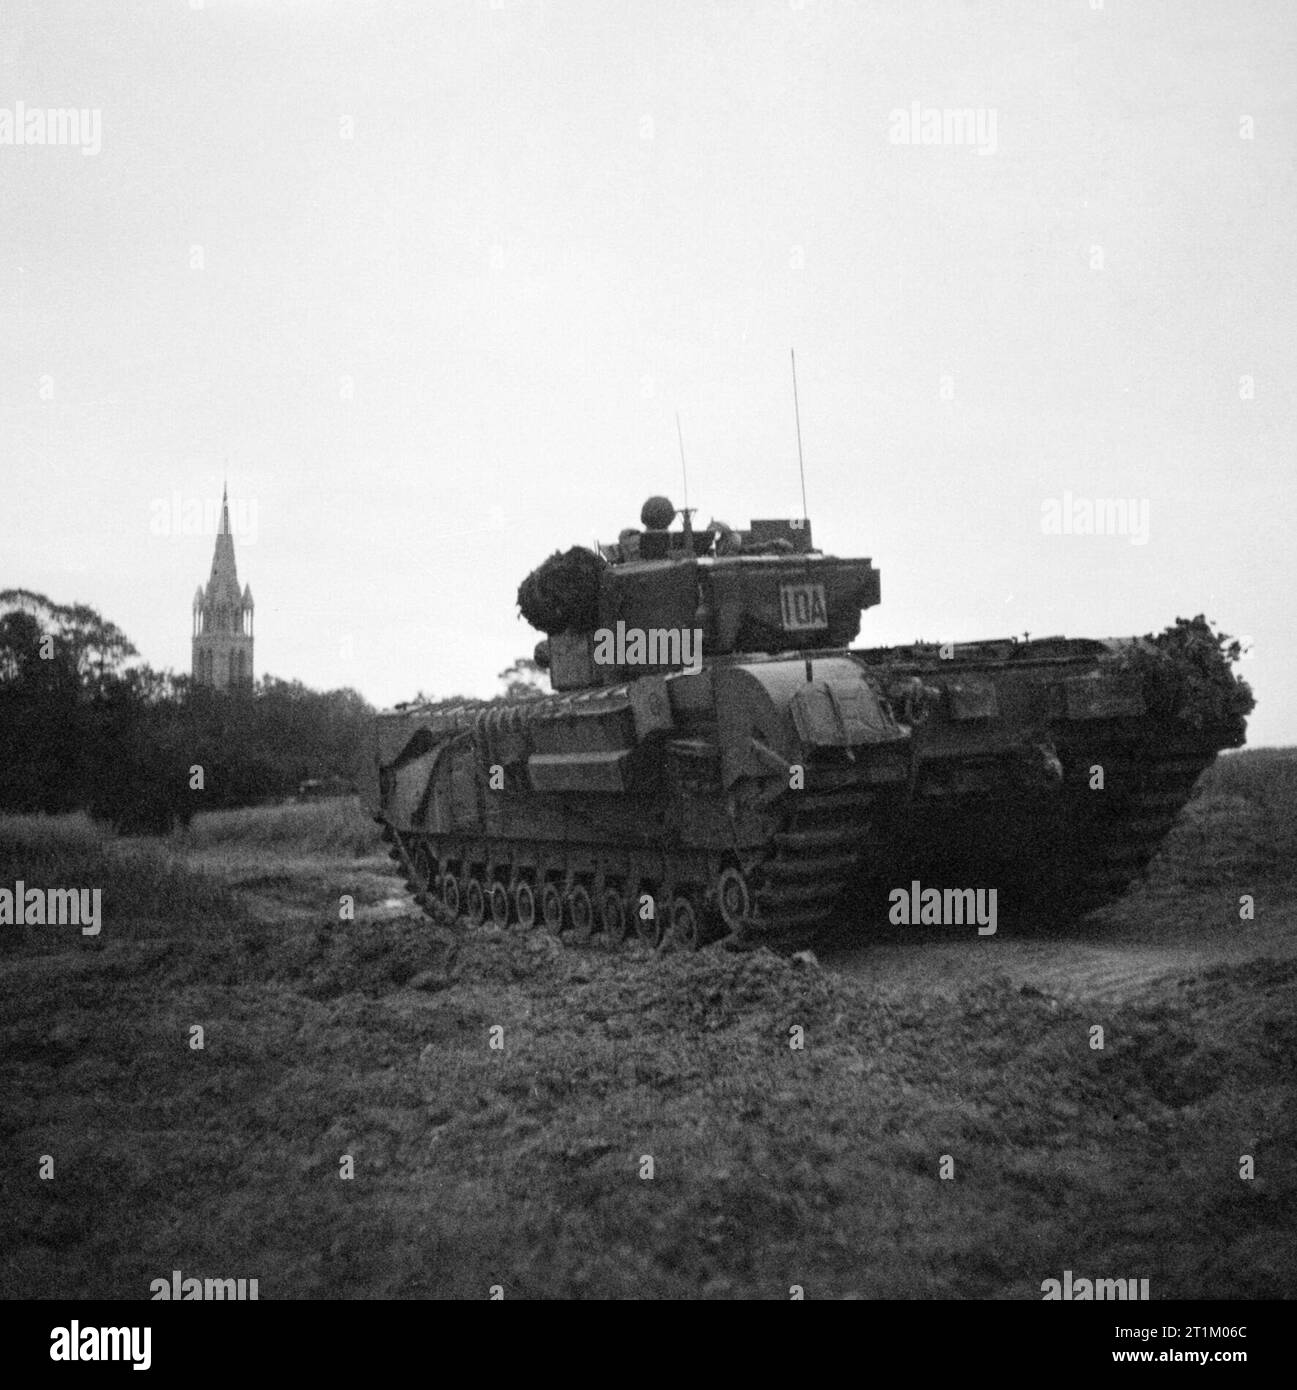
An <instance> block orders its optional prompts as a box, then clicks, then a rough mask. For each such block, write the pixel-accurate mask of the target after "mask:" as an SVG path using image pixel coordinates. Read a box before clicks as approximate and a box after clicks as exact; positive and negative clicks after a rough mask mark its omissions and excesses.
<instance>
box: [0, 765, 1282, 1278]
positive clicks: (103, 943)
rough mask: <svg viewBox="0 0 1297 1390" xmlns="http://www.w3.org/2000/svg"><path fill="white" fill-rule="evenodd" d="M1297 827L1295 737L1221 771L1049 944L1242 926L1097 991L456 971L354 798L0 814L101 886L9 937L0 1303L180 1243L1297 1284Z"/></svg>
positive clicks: (715, 958) (718, 960)
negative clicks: (1120, 884)
mask: <svg viewBox="0 0 1297 1390" xmlns="http://www.w3.org/2000/svg"><path fill="white" fill-rule="evenodd" d="M1294 827H1297V757H1295V756H1293V755H1292V754H1288V753H1279V752H1273V753H1272V752H1267V751H1264V750H1263V751H1259V752H1251V753H1244V754H1239V755H1235V756H1232V757H1229V758H1226V759H1223V760H1222V761H1220V762H1219V763H1218V764H1217V765H1216V767H1215V768H1213V769H1212V771H1211V772H1210V773H1209V774H1208V776H1207V777H1206V778H1205V779H1204V782H1203V784H1202V787H1201V790H1200V795H1199V797H1198V799H1197V800H1195V802H1194V803H1192V804H1191V806H1190V808H1188V811H1187V812H1186V815H1185V817H1184V819H1183V821H1182V823H1181V825H1180V826H1179V827H1177V830H1176V831H1175V832H1174V834H1173V837H1172V839H1171V841H1170V842H1169V843H1168V846H1167V849H1166V852H1165V853H1164V854H1163V856H1162V857H1161V858H1160V859H1159V861H1158V862H1157V864H1156V865H1155V866H1154V869H1153V871H1152V873H1151V875H1150V879H1149V882H1148V884H1147V885H1145V886H1144V887H1142V888H1141V889H1139V890H1137V891H1136V892H1134V893H1133V894H1132V895H1131V896H1130V898H1129V899H1128V900H1127V901H1126V902H1124V903H1123V904H1121V905H1119V906H1118V907H1116V908H1113V909H1108V910H1107V912H1106V913H1105V914H1104V915H1103V920H1102V921H1100V922H1099V923H1098V924H1097V925H1096V924H1094V923H1091V924H1084V925H1083V926H1082V927H1080V928H1076V929H1072V928H1068V929H1066V930H1065V931H1063V932H1062V933H1061V934H1060V937H1059V940H1058V952H1059V953H1060V954H1065V953H1066V952H1067V951H1073V952H1075V953H1078V954H1079V953H1082V952H1084V953H1088V954H1087V955H1086V959H1090V956H1091V955H1093V954H1094V953H1096V952H1097V953H1099V955H1100V956H1103V954H1104V952H1105V951H1106V950H1107V947H1106V946H1105V942H1111V943H1112V948H1113V950H1114V952H1116V951H1117V950H1118V948H1119V947H1124V946H1125V945H1130V946H1131V948H1132V950H1135V951H1136V953H1137V954H1138V952H1140V951H1142V952H1145V954H1147V951H1148V949H1150V948H1149V946H1148V943H1150V942H1158V943H1163V944H1165V943H1167V942H1170V943H1171V945H1172V947H1173V948H1174V949H1178V943H1179V942H1181V941H1183V942H1184V944H1185V947H1186V950H1188V948H1194V949H1195V950H1196V949H1199V948H1201V949H1202V950H1206V949H1207V948H1209V947H1211V948H1213V949H1214V948H1215V946H1216V945H1217V944H1218V938H1220V937H1222V936H1224V935H1230V936H1231V938H1232V939H1240V940H1242V942H1243V944H1242V945H1241V946H1240V949H1239V951H1238V952H1237V953H1235V954H1225V955H1219V956H1212V957H1211V962H1213V963H1208V964H1206V965H1202V964H1187V965H1185V967H1184V968H1183V969H1180V970H1178V971H1173V972H1172V973H1171V974H1169V975H1168V974H1166V973H1163V974H1160V975H1158V976H1157V977H1156V978H1152V977H1150V978H1148V979H1147V980H1144V979H1143V977H1140V976H1131V977H1130V979H1129V981H1128V983H1127V985H1126V987H1125V988H1124V989H1123V991H1121V992H1120V993H1118V994H1114V993H1112V992H1111V991H1109V992H1108V993H1106V994H1104V993H1101V992H1100V991H1099V990H1098V988H1097V986H1093V981H1094V980H1095V979H1096V978H1097V976H1095V975H1094V974H1093V973H1091V974H1090V975H1085V974H1078V975H1077V976H1076V980H1077V982H1078V983H1077V985H1076V987H1075V988H1070V989H1069V988H1064V987H1061V986H1059V987H1055V986H1053V985H1050V986H1049V987H1037V985H1033V984H1032V983H1030V982H1029V978H1030V977H1026V976H1024V975H1023V974H1022V968H1020V967H1019V966H1015V969H1014V970H1013V971H1010V970H1008V969H1007V968H1006V970H1005V972H1004V973H1003V974H997V973H996V972H995V969H994V967H993V966H992V967H991V968H990V969H983V970H981V971H980V972H979V973H978V974H977V975H976V976H975V977H974V976H972V975H968V976H966V975H965V974H963V973H962V972H961V970H960V968H959V966H958V962H956V963H955V965H954V966H953V967H952V968H950V969H949V970H946V973H945V974H944V975H943V976H942V978H941V983H940V988H934V987H932V986H931V984H930V983H929V982H926V981H925V982H923V983H914V982H913V981H912V980H911V978H910V977H908V976H902V975H899V974H898V975H897V977H896V978H894V979H889V978H887V966H886V960H887V957H886V956H884V955H879V956H877V957H870V955H869V950H868V948H867V947H866V948H864V952H863V955H864V958H865V961H866V966H867V968H869V969H871V970H873V971H874V976H875V977H874V978H873V979H869V980H866V979H862V978H859V977H857V976H855V975H853V974H852V973H851V972H849V971H840V970H836V969H828V968H825V967H823V966H821V965H819V964H817V963H815V962H814V961H805V962H799V961H787V960H783V959H779V958H776V957H774V956H772V955H770V954H769V953H767V952H759V953H756V954H754V955H747V956H734V955H729V954H725V953H720V952H708V953H704V954H703V955H701V956H695V957H690V958H683V957H675V956H666V957H663V958H661V959H656V960H655V959H653V958H651V957H650V956H649V955H647V954H646V953H645V952H644V950H643V948H640V947H634V948H631V949H630V950H628V951H627V952H626V953H624V954H610V953H605V952H599V951H594V952H590V953H587V954H581V953H578V952H576V951H574V950H571V949H564V948H562V947H560V946H559V945H558V944H557V943H555V942H553V941H551V940H550V939H549V938H547V937H545V936H544V935H542V934H539V933H538V934H533V935H529V936H521V935H516V934H512V933H509V934H504V933H499V932H496V931H494V930H492V929H482V930H479V931H477V932H475V933H473V934H472V935H471V936H470V938H469V940H468V942H467V945H466V946H465V949H464V950H463V951H462V953H461V955H460V957H459V960H458V962H457V964H456V966H455V969H454V972H453V974H451V975H447V974H446V973H445V971H444V970H443V966H444V964H445V961H444V958H443V948H442V946H441V945H440V942H439V940H438V938H437V936H436V934H435V933H433V932H431V931H430V930H429V928H428V926H427V925H426V924H425V922H424V921H423V920H422V919H421V918H420V917H418V916H417V915H416V914H414V913H412V912H410V911H408V910H407V909H405V908H404V907H402V906H399V905H397V904H396V903H394V902H393V897H394V895H396V894H398V893H399V892H400V885H399V882H398V881H397V880H396V879H395V878H394V877H393V876H392V875H391V874H390V873H389V871H388V870H389V865H388V861H387V860H386V858H385V857H383V856H382V855H381V854H380V853H379V850H380V848H381V847H380V846H379V845H378V842H377V839H376V837H375V836H374V835H373V829H372V825H371V823H370V822H369V821H368V820H367V819H366V818H365V817H364V816H363V815H362V813H361V812H360V811H359V810H358V808H356V807H355V806H354V804H353V803H350V802H345V801H341V802H322V803H315V804H309V805H303V806H286V807H277V808H264V809H258V810H253V811H244V812H232V813H223V814H219V815H216V814H214V815H211V816H208V817H203V818H200V819H199V820H198V821H197V822H195V824H194V826H193V827H192V829H191V830H190V831H189V832H187V833H185V834H181V835H178V836H176V837H174V838H172V839H170V840H167V841H154V842H144V843H140V842H129V841H120V842H119V841H115V840H113V839H112V837H109V836H105V835H103V834H102V833H101V832H99V831H97V830H95V829H94V828H93V827H91V826H90V825H89V824H88V823H86V822H84V821H81V820H79V819H75V818H70V819H66V820H58V821H41V820H34V819H24V820H18V819H10V820H7V821H0V886H5V885H11V884H12V883H13V881H14V880H15V879H17V878H20V877H21V878H24V879H25V880H26V881H27V882H28V883H42V882H43V883H50V884H60V885H74V884H81V885H86V886H89V885H92V884H93V885H96V886H102V887H103V889H104V903H105V908H104V930H103V932H102V934H101V935H100V936H99V937H98V938H94V939H85V938H81V937H80V936H79V934H78V933H77V932H76V930H75V928H29V929H26V930H23V929H15V928H0V933H7V935H6V936H3V937H0V940H3V942H4V944H5V946H6V948H7V949H5V951H4V954H3V956H2V957H0V1009H2V1010H3V1020H4V1022H3V1047H4V1064H3V1072H2V1080H0V1126H2V1127H3V1132H4V1145H3V1162H2V1163H0V1204H2V1206H3V1210H4V1212H5V1218H4V1225H5V1241H4V1247H3V1254H2V1255H0V1295H3V1296H6V1297H33V1296H35V1297H39V1296H54V1295H60V1296H66V1295H69V1294H74V1293H75V1294H78V1295H85V1296H103V1297H110V1298H140V1297H146V1296H147V1292H148V1285H149V1282H150V1281H151V1280H152V1279H154V1278H157V1277H160V1276H163V1275H168V1274H169V1273H170V1271H171V1270H172V1269H176V1268H179V1269H181V1270H183V1271H184V1272H185V1273H186V1274H190V1273H193V1274H197V1275H200V1276H207V1277H231V1278H257V1279H259V1281H260V1292H261V1297H263V1298H294V1297H297V1298H301V1297H346V1298H350V1297H385V1296H394V1297H471V1298H485V1297H487V1296H488V1293H489V1290H490V1288H491V1286H492V1285H501V1286H503V1287H504V1289H505V1292H506V1296H507V1297H524V1296H540V1297H573V1296H579V1297H635V1296H646V1297H664V1296H681V1297H699V1296H703V1297H716V1298H727V1297H745V1298H746V1297H769V1298H787V1297H788V1296H789V1289H790V1286H792V1285H800V1286H802V1287H803V1288H804V1289H805V1292H806V1296H807V1297H838V1298H841V1297H865V1298H876V1297H877V1298H898V1297H900V1298H908V1297H987V1298H1023V1299H1035V1298H1039V1297H1040V1284H1041V1281H1042V1280H1044V1279H1047V1278H1053V1277H1060V1276H1061V1273H1062V1271H1063V1270H1064V1269H1072V1270H1073V1271H1076V1272H1078V1273H1084V1274H1092V1275H1097V1276H1101V1277H1143V1278H1148V1279H1149V1280H1150V1285H1151V1292H1152V1296H1153V1297H1154V1298H1169V1297H1196V1296H1208V1297H1215V1296H1225V1297H1240V1298H1244V1297H1246V1298H1251V1297H1263V1298H1264V1297H1276V1296H1282V1295H1284V1294H1292V1293H1294V1292H1297V1253H1295V1246H1294V1242H1293V1239H1292V1235H1293V1230H1294V1227H1295V1226H1297V1109H1295V1107H1294V1095H1295V1094H1297V1086H1295V1083H1297V1009H1294V1002H1295V1001H1297V961H1295V960H1294V959H1293V957H1292V955H1291V954H1290V953H1289V952H1288V950H1287V948H1286V946H1285V944H1284V943H1285V941H1286V931H1287V928H1286V926H1284V925H1283V924H1284V923H1286V922H1288V921H1290V920H1291V908H1292V898H1293V887H1294V884H1293V870H1294V861H1295V859H1297V856H1294V854H1293V849H1294V835H1295V834H1297V830H1295V828H1294ZM1242 893H1252V894H1254V895H1255V896H1256V900H1257V905H1258V915H1259V917H1260V918H1261V919H1263V920H1261V921H1258V923H1257V924H1256V925H1257V929H1258V935H1257V936H1256V937H1254V938H1251V940H1252V941H1253V942H1254V943H1255V944H1253V945H1248V939H1246V938H1245V937H1244V934H1245V933H1246V932H1247V931H1248V930H1249V927H1247V926H1246V925H1244V924H1241V923H1239V922H1238V921H1237V914H1236V912H1235V911H1234V905H1235V904H1236V903H1237V899H1238V895H1239V894H1242ZM343 894H350V895H351V896H352V897H353V898H354V900H355V903H356V920H355V921H354V922H351V921H341V920H339V898H340V897H341V895H343ZM1285 913H1287V914H1289V915H1288V917H1284V916H1283V914H1285ZM1276 924H1278V925H1276ZM1263 926H1264V928H1265V932H1266V933H1268V934H1264V935H1263V934H1262V933H1261V928H1262V927H1263ZM60 933H61V934H60ZM1036 936H1037V939H1036V941H1035V943H1033V945H1032V947H1031V949H1032V950H1033V951H1037V952H1040V953H1041V954H1042V955H1044V956H1049V955H1050V953H1051V952H1053V950H1054V947H1053V944H1052V942H1051V941H1050V940H1049V939H1048V938H1047V939H1046V940H1045V942H1044V943H1043V945H1042V944H1041V943H1040V941H1039V933H1037V934H1036ZM1001 945H1003V947H1004V949H1005V950H1006V953H1007V952H1011V951H1012V950H1013V949H1014V942H1013V941H1012V940H1011V939H1006V940H1005V941H1004V942H1003V943H1001V942H999V940H998V939H997V942H996V946H995V947H994V949H1000V948H1001ZM1189 954H1190V955H1191V954H1192V952H1189ZM982 958H983V959H987V958H986V957H985V956H983V957H982ZM1141 958H1142V957H1141ZM934 959H937V957H934ZM990 959H992V960H994V959H995V958H990ZM1004 959H1005V960H1006V962H1007V961H1008V960H1009V959H1010V955H1009V954H1006V955H1005V957H1004ZM1015 959H1017V958H1015ZM1026 959H1027V960H1028V964H1030V962H1031V961H1032V960H1034V956H1031V957H1026ZM880 961H881V962H883V963H882V964H881V965H880V964H879V962H880ZM942 968H943V969H944V968H945V967H942ZM1023 968H1025V967H1023ZM1092 986H1093V987H1092ZM1096 1024H1097V1025H1100V1026H1102V1027H1103V1029H1104V1033H1105V1045H1104V1048H1103V1050H1101V1051H1097V1050H1094V1049H1093V1048H1092V1047H1091V1045H1090V1036H1091V1035H1090V1029H1091V1028H1092V1027H1093V1026H1095V1025H1096ZM195 1025H197V1026H201V1027H202V1029H203V1030H204V1034H203V1046H202V1048H201V1050H199V1049H196V1048H194V1047H193V1046H191V1041H192V1038H193V1034H192V1031H191V1030H192V1029H193V1028H194V1026H195ZM497 1028H498V1029H502V1030H503V1032H502V1033H500V1034H495V1035H494V1037H495V1038H496V1040H497V1041H499V1042H500V1043H501V1044H502V1046H500V1047H499V1048H493V1047H492V1046H491V1042H492V1038H493V1034H492V1030H493V1029H497ZM793 1029H801V1030H803V1031H802V1034H801V1037H802V1039H803V1041H804V1046H802V1047H801V1048H799V1049H794V1048H793V1047H790V1041H791V1040H793V1038H794V1037H795V1036H796V1035H795V1034H794V1033H792V1032H791V1031H790V1030H793ZM1245 1154H1246V1155H1251V1156H1252V1159H1253V1161H1254V1164H1255V1171H1256V1176H1255V1178H1254V1179H1252V1180H1250V1181H1242V1180H1240V1178H1239V1175H1238V1174H1239V1163H1240V1156H1241V1155H1245ZM43 1155H49V1156H50V1157H51V1158H52V1159H53V1164H54V1177H53V1178H52V1179H51V1180H44V1181H43V1180H41V1179H40V1177H39V1165H40V1163H41V1159H42V1156H43ZM347 1155H349V1156H350V1158H351V1161H352V1164H353V1165H354V1177H352V1178H342V1177H340V1172H341V1171H342V1165H343V1162H344V1156H347ZM943 1157H948V1158H949V1159H950V1160H951V1161H952V1162H953V1176H952V1177H950V1178H947V1179H943V1178H942V1177H940V1176H939V1169H940V1165H941V1163H942V1161H943ZM648 1158H651V1160H652V1176H651V1177H649V1176H645V1174H646V1173H647V1172H648V1165H647V1164H646V1162H645V1160H646V1159H648Z"/></svg>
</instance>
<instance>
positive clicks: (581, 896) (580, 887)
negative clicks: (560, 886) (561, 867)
mask: <svg viewBox="0 0 1297 1390" xmlns="http://www.w3.org/2000/svg"><path fill="white" fill-rule="evenodd" d="M567 911H568V920H569V921H570V922H571V923H572V939H573V940H574V941H589V940H590V938H591V937H592V936H593V935H594V903H592V902H591V901H590V890H589V889H588V888H587V887H586V886H585V884H583V883H576V884H573V886H572V888H571V890H570V891H569V893H568V895H567Z"/></svg>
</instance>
